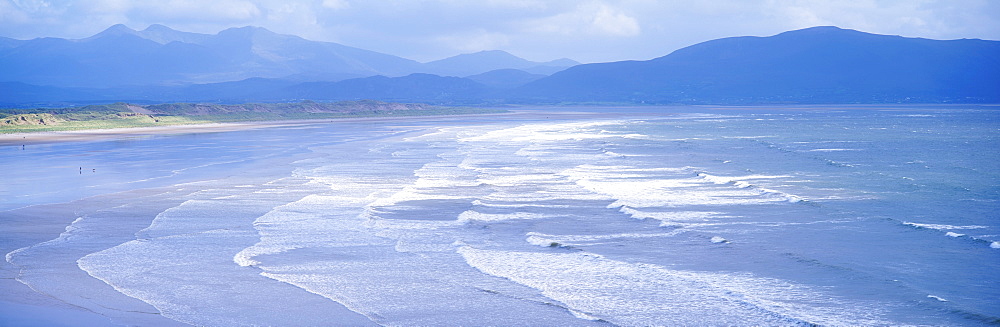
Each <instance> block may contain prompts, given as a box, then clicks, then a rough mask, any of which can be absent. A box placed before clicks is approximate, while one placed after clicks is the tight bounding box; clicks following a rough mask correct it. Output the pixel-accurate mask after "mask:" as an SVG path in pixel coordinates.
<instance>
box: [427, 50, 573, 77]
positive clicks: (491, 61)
mask: <svg viewBox="0 0 1000 327" xmlns="http://www.w3.org/2000/svg"><path fill="white" fill-rule="evenodd" d="M579 64H580V63H578V62H576V61H573V60H570V59H565V58H564V59H558V60H553V61H549V62H534V61H529V60H526V59H523V58H519V57H517V56H514V55H512V54H510V53H507V52H505V51H501V50H492V51H480V52H476V53H467V54H460V55H457V56H454V57H449V58H445V59H441V60H436V61H431V62H428V63H426V64H424V67H423V68H422V69H423V72H425V73H430V74H436V75H442V76H458V77H465V76H470V75H476V74H482V73H485V72H488V71H492V70H497V69H520V70H535V71H540V72H548V73H543V74H545V75H548V74H551V73H554V72H556V71H559V70H563V69H566V68H569V67H572V66H576V65H579Z"/></svg>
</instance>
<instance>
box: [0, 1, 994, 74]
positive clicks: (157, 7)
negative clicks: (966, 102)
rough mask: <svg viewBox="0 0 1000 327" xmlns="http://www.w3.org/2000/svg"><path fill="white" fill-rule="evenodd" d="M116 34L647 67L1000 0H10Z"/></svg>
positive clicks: (933, 23)
mask: <svg viewBox="0 0 1000 327" xmlns="http://www.w3.org/2000/svg"><path fill="white" fill-rule="evenodd" d="M114 24H125V25H126V26H128V27H131V28H133V29H137V30H142V29H145V28H146V27H148V26H149V25H151V24H163V25H166V26H169V27H171V28H173V29H176V30H180V31H186V32H198V33H208V34H215V33H217V32H219V31H221V30H224V29H227V28H232V27H242V26H260V27H264V28H267V29H269V30H271V31H274V32H277V33H282V34H293V35H298V36H301V37H303V38H306V39H309V40H314V41H327V42H337V43H340V44H344V45H348V46H353V47H358V48H363V49H367V50H373V51H378V52H382V53H387V54H392V55H396V56H401V57H404V58H408V59H413V60H417V61H420V62H426V61H431V60H436V59H441V58H445V57H449V56H454V55H458V54H462V53H471V52H477V51H483V50H505V51H507V52H510V53H512V54H514V55H516V56H519V57H522V58H526V59H529V60H533V61H549V60H554V59H559V58H570V59H573V60H577V61H580V62H584V63H590V62H609V61H620V60H647V59H652V58H656V57H660V56H664V55H666V54H669V53H670V52H672V51H674V50H677V49H679V48H683V47H686V46H689V45H692V44H696V43H699V42H704V41H708V40H712V39H717V38H723V37H731V36H747V35H750V36H769V35H774V34H778V33H781V32H784V31H789V30H795V29H801V28H806V27H812V26H826V25H833V26H839V27H842V28H850V29H856V30H859V31H864V32H870V33H877V34H890V35H902V36H907V37H924V38H932V39H960V38H978V39H988V40H1000V0H842V1H833V0H828V1H820V0H701V1H697V0H689V1H681V0H582V1H579V0H148V1H145V0H0V36H4V37H10V38H15V39H32V38H36V37H60V38H70V39H78V38H85V37H88V36H91V35H94V34H97V33H99V32H100V31H102V30H104V29H106V28H108V27H110V26H111V25H114Z"/></svg>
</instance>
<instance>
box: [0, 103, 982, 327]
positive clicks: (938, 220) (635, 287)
mask: <svg viewBox="0 0 1000 327" xmlns="http://www.w3.org/2000/svg"><path fill="white" fill-rule="evenodd" d="M998 145H1000V111H997V110H994V109H992V108H991V107H947V108H939V107H938V108H936V107H917V108H906V107H888V108H847V109H844V108H824V107H814V108H806V109H802V108H798V109H793V108H691V107H681V108H576V109H573V110H569V109H564V110H561V111H554V110H551V109H537V110H524V111H522V112H520V113H518V114H514V115H508V116H492V117H478V118H477V117H473V118H469V117H452V118H443V119H415V120H406V121H402V120H398V121H383V122H376V121H367V122H339V123H323V124H314V125H298V126H293V127H278V128H268V129H259V130H249V131H239V132H226V133H206V134H188V135H170V136H147V137H133V138H129V139H120V140H112V141H96V142H78V143H57V144H48V145H29V146H28V147H26V148H25V150H21V149H20V147H17V149H14V148H13V147H11V148H9V149H6V150H4V151H5V152H4V154H3V155H4V157H3V162H2V163H0V165H2V167H3V168H4V171H5V172H7V178H5V180H4V184H3V185H2V186H0V198H3V199H5V200H3V202H2V203H0V210H4V211H2V212H0V229H2V230H4V231H8V232H5V233H4V235H5V236H3V237H2V239H0V250H3V252H5V253H7V256H6V258H7V264H6V265H5V266H4V267H3V268H4V269H3V270H0V272H3V273H4V276H9V278H16V280H17V281H18V282H19V283H7V284H3V285H4V286H3V287H5V288H10V290H11V291H14V290H15V289H14V288H17V287H24V286H30V287H31V290H32V291H31V292H35V293H38V294H45V295H48V296H51V297H53V298H55V299H57V300H58V301H61V302H64V303H68V304H71V305H72V306H75V308H78V309H65V310H61V311H54V312H57V314H64V315H69V314H70V313H72V312H74V311H73V310H83V311H87V312H88V314H91V315H97V316H99V317H108V319H109V320H108V321H109V322H111V323H114V324H165V323H174V322H176V323H184V324H192V325H213V326H222V325H249V324H259V325H329V324H339V325H363V324H380V325H441V324H445V325H546V326H549V325H552V326H557V325H572V326H577V325H590V324H592V325H622V326H648V325H671V326H673V325H697V326H702V325H809V324H819V325H834V326H838V325H839V326H858V325H972V326H976V325H991V324H993V325H995V324H998V323H1000V320H998V319H1000V301H998V300H996V299H1000V286H998V285H1000V283H997V277H996V276H997V274H996V271H998V268H1000V260H998V259H1000V236H998V235H1000V215H998V212H1000V210H998V209H1000V203H998V201H1000V164H998V162H1000V160H998V159H1000V154H998V152H997V150H996V149H998V148H1000V147H998ZM31 226H34V227H35V230H32V231H31V232H25V230H27V229H29V227H31ZM18 290H20V289H18ZM20 291H23V290H20ZM4 300H5V301H8V302H11V303H18V300H17V299H10V298H8V299H4ZM0 314H4V315H12V316H14V315H16V313H10V312H0Z"/></svg>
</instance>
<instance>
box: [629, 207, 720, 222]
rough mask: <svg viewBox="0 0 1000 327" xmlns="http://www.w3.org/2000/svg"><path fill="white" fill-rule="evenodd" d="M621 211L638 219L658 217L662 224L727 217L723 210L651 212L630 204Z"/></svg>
mask: <svg viewBox="0 0 1000 327" xmlns="http://www.w3.org/2000/svg"><path fill="white" fill-rule="evenodd" d="M618 211H620V212H621V213H624V214H627V215H630V216H632V218H636V219H656V220H659V221H661V225H669V224H670V223H676V222H692V221H705V220H709V219H712V218H722V217H725V216H723V215H722V213H721V212H714V211H666V212H649V211H641V210H636V209H633V208H630V207H628V206H622V207H621V208H620V209H618Z"/></svg>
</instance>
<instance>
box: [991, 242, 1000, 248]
mask: <svg viewBox="0 0 1000 327" xmlns="http://www.w3.org/2000/svg"><path fill="white" fill-rule="evenodd" d="M990 248H994V249H1000V242H993V243H990Z"/></svg>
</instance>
